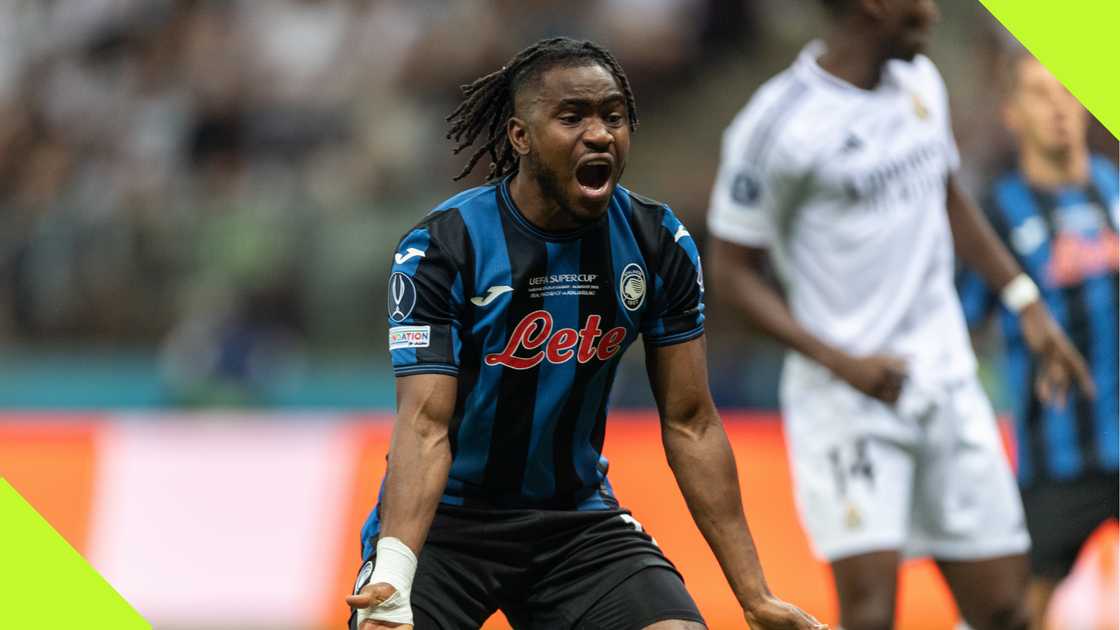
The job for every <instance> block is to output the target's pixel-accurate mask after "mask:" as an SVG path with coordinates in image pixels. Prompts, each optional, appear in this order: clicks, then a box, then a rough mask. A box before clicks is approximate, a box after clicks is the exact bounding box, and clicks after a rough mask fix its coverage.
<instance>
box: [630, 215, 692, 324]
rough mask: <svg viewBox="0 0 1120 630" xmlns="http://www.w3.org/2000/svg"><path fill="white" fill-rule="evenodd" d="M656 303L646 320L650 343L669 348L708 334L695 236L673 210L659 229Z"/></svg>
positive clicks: (654, 291) (655, 283) (654, 281)
mask: <svg viewBox="0 0 1120 630" xmlns="http://www.w3.org/2000/svg"><path fill="white" fill-rule="evenodd" d="M650 271H651V272H652V273H653V293H652V296H653V301H652V303H651V305H650V308H649V309H647V311H646V313H645V315H644V317H643V320H642V336H643V338H644V339H645V341H646V343H648V344H650V345H654V346H668V345H672V344H675V343H681V342H684V341H688V340H690V339H695V338H697V337H699V336H700V335H702V334H703V333H704V273H703V271H702V267H701V264H700V253H699V251H698V250H697V249H696V242H695V241H694V240H693V238H692V234H691V233H689V231H688V230H687V229H686V228H685V227H684V224H683V223H681V222H680V220H678V219H677V217H676V216H675V215H674V214H673V212H672V211H671V210H669V208H667V207H666V208H664V211H663V214H662V217H661V226H660V230H658V240H657V259H656V260H654V261H653V262H652V264H651V265H650Z"/></svg>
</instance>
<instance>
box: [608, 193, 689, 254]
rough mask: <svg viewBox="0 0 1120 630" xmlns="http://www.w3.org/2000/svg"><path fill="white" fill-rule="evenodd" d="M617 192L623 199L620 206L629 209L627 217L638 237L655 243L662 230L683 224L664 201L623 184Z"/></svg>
mask: <svg viewBox="0 0 1120 630" xmlns="http://www.w3.org/2000/svg"><path fill="white" fill-rule="evenodd" d="M615 194H616V195H618V196H619V200H620V201H621V203H620V204H619V205H620V207H622V208H623V209H624V210H626V211H627V219H628V220H629V222H630V224H631V226H633V228H634V231H635V233H636V235H637V236H638V238H642V239H645V240H647V241H649V242H651V243H653V242H656V241H657V240H658V239H659V238H660V232H661V231H662V230H669V231H670V232H671V231H673V230H675V229H677V226H679V225H680V224H681V222H680V220H679V219H677V217H676V215H675V214H674V213H673V209H672V208H670V207H669V204H667V203H665V202H663V201H658V200H656V199H653V198H652V197H647V196H645V195H641V194H638V193H636V192H634V191H632V190H630V189H628V188H625V187H623V186H618V187H617V188H616V189H615Z"/></svg>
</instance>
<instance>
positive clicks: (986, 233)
mask: <svg viewBox="0 0 1120 630" xmlns="http://www.w3.org/2000/svg"><path fill="white" fill-rule="evenodd" d="M946 200H947V203H946V205H947V210H948V213H949V229H950V230H951V231H952V233H953V246H954V248H955V249H956V252H957V256H959V257H960V259H961V260H963V261H964V263H965V264H966V265H968V266H969V267H970V268H972V269H974V270H976V272H977V273H979V274H980V277H982V278H983V279H984V281H985V282H987V283H988V286H990V287H995V288H996V290H997V291H998V290H999V289H1000V288H1002V287H1003V286H1005V285H1006V284H1007V283H1008V282H1010V281H1011V279H1012V278H1014V277H1015V276H1017V275H1019V274H1020V273H1021V272H1022V269H1021V268H1020V267H1019V263H1017V262H1015V258H1014V257H1013V256H1012V255H1011V252H1009V251H1007V248H1006V247H1004V245H1003V243H1002V242H1001V241H1000V239H999V236H998V235H997V234H996V231H995V230H994V229H992V225H991V223H989V222H988V219H987V218H986V217H985V216H984V213H983V212H982V211H981V210H980V208H978V207H977V206H976V204H975V203H974V202H973V201H972V199H970V198H969V196H968V195H967V194H965V192H964V191H963V190H962V189H961V187H960V184H959V183H958V182H957V178H956V176H953V175H951V176H949V182H948V183H947V184H946Z"/></svg>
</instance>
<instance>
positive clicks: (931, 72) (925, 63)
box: [915, 55, 961, 173]
mask: <svg viewBox="0 0 1120 630" xmlns="http://www.w3.org/2000/svg"><path fill="white" fill-rule="evenodd" d="M915 63H917V64H918V65H919V66H920V69H921V73H922V81H923V89H922V91H923V93H924V94H925V95H926V98H928V99H930V100H931V102H932V103H933V104H934V107H936V110H935V112H936V115H937V117H938V121H937V122H938V124H939V125H940V126H941V130H942V133H943V137H944V139H945V152H946V158H947V160H948V166H949V171H950V172H954V173H955V172H957V171H959V170H960V168H961V152H960V149H959V148H957V139H956V137H955V136H954V135H953V116H952V109H951V107H950V106H949V89H948V88H946V87H945V79H943V78H942V77H941V72H940V71H938V69H937V66H936V65H935V64H934V63H933V61H931V60H930V59H929V58H928V57H925V56H924V55H923V56H921V57H918V58H917V59H916V60H915Z"/></svg>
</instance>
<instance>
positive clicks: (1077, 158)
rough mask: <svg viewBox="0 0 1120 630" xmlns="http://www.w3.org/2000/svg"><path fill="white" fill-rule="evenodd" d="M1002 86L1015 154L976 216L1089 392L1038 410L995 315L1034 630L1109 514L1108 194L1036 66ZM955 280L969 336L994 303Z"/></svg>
mask: <svg viewBox="0 0 1120 630" xmlns="http://www.w3.org/2000/svg"><path fill="white" fill-rule="evenodd" d="M1005 79H1006V82H1007V85H1006V95H1005V103H1004V120H1005V124H1006V126H1007V128H1008V129H1009V130H1010V131H1011V132H1012V134H1013V135H1014V136H1015V138H1016V141H1017V144H1018V149H1019V153H1018V165H1017V168H1015V169H1014V170H1012V171H1011V172H1009V173H1006V174H1005V175H1003V176H1002V177H1000V178H999V179H997V180H996V181H995V182H994V184H993V185H992V188H991V195H990V199H989V200H988V202H987V204H986V210H987V212H988V216H989V219H990V220H991V222H992V225H993V226H995V228H996V231H997V232H998V233H999V236H1000V238H1001V239H1002V240H1003V241H1004V243H1006V244H1007V246H1008V248H1009V249H1010V250H1011V251H1012V252H1013V253H1014V254H1015V257H1016V258H1017V259H1018V261H1019V264H1020V265H1022V267H1023V269H1025V270H1026V271H1027V273H1029V274H1030V275H1031V277H1032V278H1033V279H1034V281H1035V282H1036V283H1037V284H1038V286H1039V287H1040V288H1041V290H1042V299H1043V301H1044V302H1045V303H1046V304H1047V305H1048V306H1049V307H1050V310H1051V312H1053V313H1054V316H1055V317H1056V318H1057V320H1058V322H1059V324H1061V326H1062V328H1063V329H1065V330H1066V332H1067V333H1068V334H1069V336H1070V338H1071V339H1072V340H1073V343H1074V344H1075V345H1076V346H1077V349H1078V350H1080V351H1081V353H1082V354H1083V355H1084V356H1085V357H1087V358H1088V360H1089V367H1090V370H1091V372H1092V374H1093V381H1094V383H1095V384H1096V389H1097V396H1096V398H1095V399H1092V398H1089V397H1087V396H1083V395H1081V394H1079V393H1078V392H1073V393H1072V394H1071V396H1070V398H1069V399H1068V400H1065V401H1062V403H1061V404H1047V403H1046V402H1045V400H1044V399H1043V398H1041V397H1040V396H1038V395H1037V393H1036V392H1035V391H1034V389H1033V387H1032V381H1033V380H1034V376H1035V374H1036V373H1037V371H1038V370H1039V366H1038V363H1037V362H1035V361H1034V360H1033V358H1032V357H1031V353H1030V351H1029V349H1028V347H1027V345H1026V342H1025V341H1024V339H1023V336H1022V334H1020V332H1019V321H1018V317H1017V316H1016V315H1015V314H1014V313H1012V312H1010V311H1008V310H1007V309H1005V308H1000V309H999V320H1000V323H1001V327H1002V331H1003V339H1004V343H1005V352H1006V364H1005V366H1004V375H1005V377H1006V382H1007V387H1008V390H1009V392H1010V395H1011V401H1012V405H1013V410H1014V416H1015V426H1016V443H1017V445H1018V461H1019V483H1020V486H1021V488H1022V493H1023V505H1024V508H1025V509H1026V514H1027V526H1028V528H1029V530H1030V534H1031V539H1032V543H1033V544H1032V548H1031V554H1030V556H1031V574H1032V577H1033V581H1032V585H1031V598H1030V599H1031V607H1032V615H1033V617H1034V621H1035V624H1034V626H1035V627H1036V628H1042V622H1043V615H1044V613H1045V609H1046V605H1047V603H1048V602H1049V600H1050V595H1051V593H1052V592H1053V590H1054V587H1055V585H1056V584H1057V583H1058V581H1060V580H1061V579H1062V578H1063V577H1064V576H1065V575H1066V574H1068V573H1069V571H1070V568H1071V567H1072V566H1073V562H1074V560H1075V558H1076V556H1077V553H1078V550H1079V549H1080V547H1081V545H1082V543H1083V542H1084V541H1085V539H1086V538H1088V536H1089V535H1090V534H1091V533H1092V532H1093V530H1094V529H1096V527H1097V526H1099V525H1100V524H1101V523H1102V522H1104V521H1105V520H1107V519H1110V518H1113V519H1114V518H1117V516H1118V504H1120V500H1118V496H1120V481H1118V480H1120V477H1118V475H1117V467H1118V466H1117V465H1118V460H1120V404H1118V395H1117V390H1118V388H1120V369H1118V362H1117V358H1118V357H1117V355H1118V350H1117V345H1118V343H1120V337H1118V333H1120V318H1118V316H1117V291H1118V282H1120V277H1118V275H1117V268H1118V267H1120V248H1118V247H1117V245H1118V239H1117V222H1118V218H1120V217H1118V214H1120V191H1118V184H1117V168H1116V164H1115V163H1113V162H1111V161H1110V160H1108V159H1107V158H1105V157H1102V156H1097V155H1092V154H1090V151H1089V148H1088V145H1087V143H1086V131H1087V115H1086V112H1085V110H1084V108H1083V107H1082V106H1081V104H1080V103H1078V102H1077V99H1075V98H1074V97H1073V95H1072V94H1070V93H1069V91H1068V90H1066V88H1065V87H1064V86H1063V85H1062V84H1061V83H1060V82H1059V81H1058V80H1057V79H1056V78H1054V76H1053V75H1052V74H1050V72H1049V71H1048V70H1047V69H1046V68H1045V67H1044V66H1043V65H1042V64H1041V63H1039V62H1038V61H1037V60H1036V59H1034V58H1033V57H1031V56H1030V55H1029V54H1027V53H1026V52H1025V51H1022V50H1020V51H1016V53H1015V54H1013V55H1011V56H1010V59H1009V62H1008V63H1007V64H1006V68H1005ZM958 282H959V288H960V292H961V300H962V302H963V304H964V307H965V314H966V315H967V317H968V320H969V324H970V325H972V326H973V327H976V326H978V325H980V324H982V323H983V322H984V321H985V320H986V319H987V318H988V316H989V315H991V314H992V313H993V311H995V310H996V308H997V307H998V299H997V296H996V293H995V292H994V291H992V290H991V288H990V287H989V285H988V284H987V283H986V282H984V280H983V279H982V278H980V277H979V276H978V275H976V274H975V273H972V272H968V271H964V272H962V273H961V277H960V278H959V281H958Z"/></svg>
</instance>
